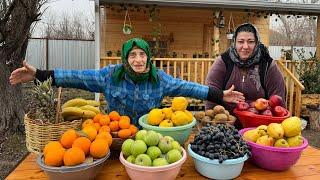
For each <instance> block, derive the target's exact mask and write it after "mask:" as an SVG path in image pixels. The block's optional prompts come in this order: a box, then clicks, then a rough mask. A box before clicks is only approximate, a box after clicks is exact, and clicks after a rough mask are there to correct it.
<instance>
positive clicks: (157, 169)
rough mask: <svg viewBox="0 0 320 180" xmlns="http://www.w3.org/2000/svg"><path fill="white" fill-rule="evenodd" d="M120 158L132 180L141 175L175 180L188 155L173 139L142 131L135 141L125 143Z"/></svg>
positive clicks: (153, 132)
mask: <svg viewBox="0 0 320 180" xmlns="http://www.w3.org/2000/svg"><path fill="white" fill-rule="evenodd" d="M119 158H120V161H121V162H122V164H124V165H125V167H126V170H127V172H128V175H129V176H130V178H131V179H137V178H138V179H139V178H141V176H138V175H137V174H139V173H142V174H143V173H145V174H143V177H149V178H152V179H163V178H165V179H168V178H169V179H174V178H175V177H176V176H177V175H178V173H179V170H180V168H181V165H182V164H183V162H184V161H185V160H186V153H185V150H184V149H183V148H182V147H181V146H180V144H179V143H178V142H177V141H175V140H174V139H173V138H172V137H170V136H162V135H161V134H160V133H157V132H155V131H152V130H149V131H147V130H140V131H138V132H137V134H136V136H135V140H133V139H127V140H125V141H124V143H123V144H122V147H121V154H120V157H119ZM144 167H145V168H144Z"/></svg>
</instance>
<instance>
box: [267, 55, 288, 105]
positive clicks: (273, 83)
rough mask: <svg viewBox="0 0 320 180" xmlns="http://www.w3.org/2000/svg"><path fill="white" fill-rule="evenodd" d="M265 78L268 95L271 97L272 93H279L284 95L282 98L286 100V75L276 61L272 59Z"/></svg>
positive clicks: (281, 95)
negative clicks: (284, 75)
mask: <svg viewBox="0 0 320 180" xmlns="http://www.w3.org/2000/svg"><path fill="white" fill-rule="evenodd" d="M265 78H266V79H265V81H266V89H267V90H268V96H269V97H270V96H272V95H278V96H280V97H282V99H284V100H286V99H285V97H286V86H285V82H284V77H283V75H282V74H281V72H280V70H279V68H278V66H277V64H276V62H275V61H272V63H271V65H270V67H269V69H268V72H267V75H266V77H265Z"/></svg>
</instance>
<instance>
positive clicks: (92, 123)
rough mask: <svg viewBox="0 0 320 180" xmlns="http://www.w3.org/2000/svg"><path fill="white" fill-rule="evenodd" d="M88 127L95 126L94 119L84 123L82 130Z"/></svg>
mask: <svg viewBox="0 0 320 180" xmlns="http://www.w3.org/2000/svg"><path fill="white" fill-rule="evenodd" d="M87 126H94V122H93V120H92V119H87V120H85V121H84V122H83V123H82V129H83V128H85V127H87Z"/></svg>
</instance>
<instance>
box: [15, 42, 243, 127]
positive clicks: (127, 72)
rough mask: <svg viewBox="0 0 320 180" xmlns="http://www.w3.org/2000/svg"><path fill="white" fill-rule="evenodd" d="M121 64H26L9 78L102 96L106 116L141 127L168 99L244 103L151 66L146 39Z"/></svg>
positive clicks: (130, 47)
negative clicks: (94, 67) (45, 66)
mask: <svg viewBox="0 0 320 180" xmlns="http://www.w3.org/2000/svg"><path fill="white" fill-rule="evenodd" d="M121 58H122V64H117V65H109V66H107V67H104V68H102V69H99V70H62V69H55V70H54V71H41V70H38V69H35V68H34V67H33V66H31V65H29V64H28V63H27V62H26V61H24V62H23V65H24V67H22V68H19V69H16V70H15V71H13V72H12V74H11V76H10V83H11V84H13V85H14V84H17V83H22V82H27V81H30V80H33V79H35V78H37V79H39V80H41V81H44V80H46V79H47V78H49V77H50V76H51V77H52V78H53V83H54V85H57V86H62V87H72V88H80V89H84V90H88V91H92V92H99V93H103V94H104V96H105V98H106V100H107V102H108V103H107V104H108V105H107V106H108V107H107V112H111V111H117V112H119V113H120V114H121V115H127V116H129V117H130V118H131V123H133V124H135V125H138V119H139V117H141V116H142V115H144V114H146V113H148V112H149V111H150V110H151V109H152V108H156V107H160V103H161V101H162V99H163V97H165V96H171V97H175V96H185V97H193V98H197V99H204V100H209V101H214V102H217V103H220V104H221V103H223V101H225V102H230V103H237V102H239V101H243V100H244V98H243V95H242V93H239V92H236V91H233V87H231V88H230V89H228V90H225V91H220V90H217V89H215V88H209V87H208V86H204V85H200V84H197V83H194V82H188V81H184V80H181V79H178V78H173V77H172V76H170V75H168V74H166V73H165V72H164V71H162V70H158V69H157V68H156V67H155V66H154V65H153V64H152V63H151V60H150V58H151V54H150V48H149V45H148V43H147V42H145V41H144V40H143V39H139V38H133V39H130V40H128V41H127V42H125V43H124V44H123V46H122V56H121Z"/></svg>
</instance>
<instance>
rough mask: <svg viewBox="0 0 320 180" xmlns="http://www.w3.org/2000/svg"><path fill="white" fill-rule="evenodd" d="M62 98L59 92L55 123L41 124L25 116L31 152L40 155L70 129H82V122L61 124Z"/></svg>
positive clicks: (27, 138) (59, 91)
mask: <svg viewBox="0 0 320 180" xmlns="http://www.w3.org/2000/svg"><path fill="white" fill-rule="evenodd" d="M60 96H61V88H59V90H58V103H57V115H56V122H55V123H41V120H36V119H31V118H30V117H29V115H28V114H26V115H25V116H24V125H25V133H26V146H27V149H28V151H29V152H32V153H36V154H39V153H41V152H42V150H43V148H44V146H45V145H46V144H47V143H48V142H49V141H57V140H59V139H60V137H61V135H62V134H63V133H64V132H65V131H66V130H68V129H77V130H78V129H80V128H81V123H82V120H73V121H66V122H59V119H60V101H61V100H60Z"/></svg>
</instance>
